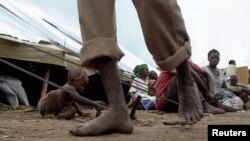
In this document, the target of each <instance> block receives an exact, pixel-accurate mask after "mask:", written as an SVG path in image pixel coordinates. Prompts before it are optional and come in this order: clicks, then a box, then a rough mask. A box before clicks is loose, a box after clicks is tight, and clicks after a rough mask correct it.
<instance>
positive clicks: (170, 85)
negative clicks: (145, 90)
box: [156, 61, 225, 114]
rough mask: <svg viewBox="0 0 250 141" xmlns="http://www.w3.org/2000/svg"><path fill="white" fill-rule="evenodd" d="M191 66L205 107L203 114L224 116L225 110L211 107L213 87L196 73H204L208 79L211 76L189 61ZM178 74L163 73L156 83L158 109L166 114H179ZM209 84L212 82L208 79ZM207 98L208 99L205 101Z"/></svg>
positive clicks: (174, 71)
mask: <svg viewBox="0 0 250 141" xmlns="http://www.w3.org/2000/svg"><path fill="white" fill-rule="evenodd" d="M189 66H190V68H191V70H192V71H191V72H192V76H193V78H194V80H195V82H196V84H197V86H198V88H199V89H198V88H197V91H199V93H200V100H201V101H202V105H203V112H204V113H210V114H223V113H224V112H225V110H224V109H219V108H216V107H214V106H212V105H210V104H209V103H208V102H207V100H208V101H210V100H211V101H212V99H214V98H215V97H214V94H213V91H212V90H213V85H212V84H209V86H208V87H209V88H208V89H207V88H206V85H205V84H204V83H203V82H202V80H201V78H200V76H199V75H198V74H197V73H196V72H198V73H203V74H204V75H206V76H207V77H209V75H208V74H207V73H206V72H205V71H204V70H203V69H202V68H200V67H199V66H197V65H196V64H194V63H192V62H191V61H189ZM176 76H177V72H176V70H175V69H174V70H173V71H172V72H167V71H162V72H161V73H160V75H159V78H158V80H157V82H156V97H157V99H156V108H157V110H159V111H165V112H178V107H179V105H178V91H177V87H178V85H177V77H176ZM208 81H209V82H212V81H211V80H210V79H208ZM201 93H202V94H201ZM205 98H206V99H205Z"/></svg>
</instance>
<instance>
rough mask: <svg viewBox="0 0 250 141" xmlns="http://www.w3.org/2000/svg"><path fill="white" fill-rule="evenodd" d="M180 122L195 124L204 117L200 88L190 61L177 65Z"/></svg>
mask: <svg viewBox="0 0 250 141" xmlns="http://www.w3.org/2000/svg"><path fill="white" fill-rule="evenodd" d="M177 71H178V93H179V96H178V97H179V113H178V116H179V119H180V124H193V123H196V122H197V121H199V120H200V119H201V118H202V117H203V107H202V103H201V100H200V96H199V92H198V88H197V86H196V84H195V82H194V80H193V78H192V75H191V72H190V69H189V66H188V61H187V60H185V61H184V62H183V63H181V64H180V66H179V67H177Z"/></svg>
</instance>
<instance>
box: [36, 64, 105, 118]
mask: <svg viewBox="0 0 250 141" xmlns="http://www.w3.org/2000/svg"><path fill="white" fill-rule="evenodd" d="M88 82H89V79H88V77H87V75H86V74H85V72H84V71H83V70H82V68H75V69H72V70H70V71H69V72H68V78H67V83H66V84H64V85H63V86H62V89H57V90H52V91H50V92H48V93H47V94H46V95H44V96H42V97H41V99H40V100H39V102H38V105H37V106H38V111H39V112H40V114H41V115H42V116H44V115H47V114H54V115H55V116H56V117H57V119H67V120H69V119H72V118H73V117H74V116H75V114H76V113H77V114H78V115H79V116H82V115H83V113H82V111H81V110H80V105H79V104H81V105H86V104H88V105H91V104H90V103H86V102H85V101H84V99H83V97H82V96H80V95H79V93H81V92H83V90H84V88H85V87H86V86H87V84H88ZM69 92H71V93H69ZM78 103H79V104H78ZM95 103H97V104H101V105H105V103H104V102H102V101H95ZM96 110H97V111H98V112H100V110H103V109H101V108H96Z"/></svg>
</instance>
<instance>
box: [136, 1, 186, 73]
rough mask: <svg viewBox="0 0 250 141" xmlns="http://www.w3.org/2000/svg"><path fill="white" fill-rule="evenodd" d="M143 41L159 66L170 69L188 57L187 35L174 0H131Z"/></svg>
mask: <svg viewBox="0 0 250 141" xmlns="http://www.w3.org/2000/svg"><path fill="white" fill-rule="evenodd" d="M133 3H134V5H135V7H136V10H137V13H138V16H139V19H140V22H141V26H142V30H143V34H144V38H145V41H146V45H147V47H148V50H149V52H150V53H151V54H152V55H153V58H154V60H155V62H156V63H157V64H158V66H159V67H160V68H161V69H162V70H167V71H172V69H173V68H176V67H177V66H179V64H180V63H182V62H183V61H184V60H185V59H187V58H188V57H189V52H188V50H187V48H190V42H189V37H188V34H187V32H186V28H185V24H184V21H183V17H182V15H181V11H180V8H179V6H178V4H177V1H176V0H133Z"/></svg>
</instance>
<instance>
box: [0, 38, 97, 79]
mask: <svg viewBox="0 0 250 141" xmlns="http://www.w3.org/2000/svg"><path fill="white" fill-rule="evenodd" d="M35 48H38V49H40V50H43V51H44V52H48V53H51V54H53V55H56V56H58V57H60V58H64V59H65V60H69V61H71V62H74V63H76V64H80V63H79V61H80V59H79V57H77V56H73V55H71V54H69V53H68V52H67V51H65V50H63V49H61V48H59V47H58V46H56V45H54V44H51V43H50V44H48V43H45V42H43V43H39V44H38V43H32V42H28V41H23V40H19V39H16V38H14V37H11V36H7V35H0V57H1V58H9V59H17V60H23V61H32V62H39V63H45V64H52V65H58V66H62V67H65V68H66V69H71V68H73V67H76V65H75V64H72V63H70V62H67V61H65V60H62V59H59V58H56V57H54V56H51V55H49V54H46V53H44V52H41V51H38V50H37V49H35ZM86 72H87V74H88V75H92V74H94V73H95V72H93V71H91V70H87V71H86Z"/></svg>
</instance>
